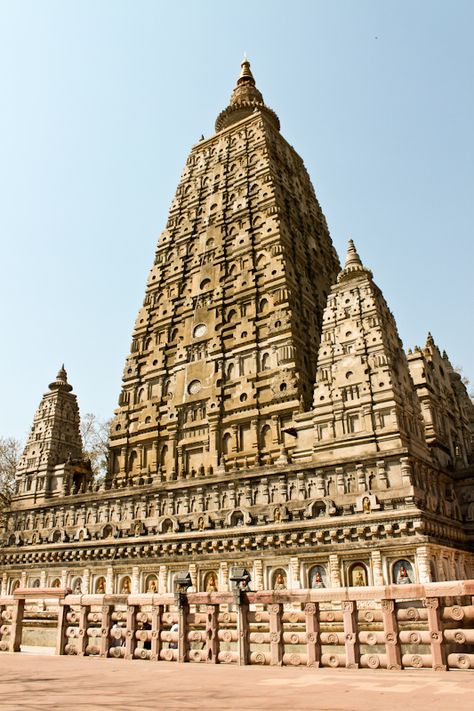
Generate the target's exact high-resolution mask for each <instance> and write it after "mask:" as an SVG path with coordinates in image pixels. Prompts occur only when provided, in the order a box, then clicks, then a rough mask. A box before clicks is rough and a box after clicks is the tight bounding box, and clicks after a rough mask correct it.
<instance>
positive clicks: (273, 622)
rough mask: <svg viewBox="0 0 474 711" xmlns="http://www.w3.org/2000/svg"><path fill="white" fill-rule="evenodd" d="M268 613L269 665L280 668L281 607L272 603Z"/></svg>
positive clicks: (281, 655)
mask: <svg viewBox="0 0 474 711" xmlns="http://www.w3.org/2000/svg"><path fill="white" fill-rule="evenodd" d="M268 609H269V612H270V654H271V660H270V664H271V665H272V666H277V667H281V665H282V664H283V605H281V604H280V603H272V604H271V605H269V607H268Z"/></svg>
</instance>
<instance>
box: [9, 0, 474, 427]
mask: <svg viewBox="0 0 474 711" xmlns="http://www.w3.org/2000/svg"><path fill="white" fill-rule="evenodd" d="M473 27H474V2H471V1H469V0H466V1H465V2H463V1H461V0H451V1H450V2H448V0H446V2H437V1H436V0H429V1H425V2H423V1H422V0H418V1H417V2H413V1H412V0H397V2H390V1H388V0H386V1H382V0H346V1H344V0H333V1H331V2H328V0H324V1H323V2H320V1H318V0H310V1H308V2H306V1H304V0H293V2H286V1H285V2H282V1H279V0H268V1H267V0H252V2H235V3H231V2H222V0H219V2H215V1H214V0H199V1H198V0H196V1H195V2H191V1H190V0H180V1H179V2H176V3H173V5H172V4H171V3H170V2H168V1H167V2H163V1H160V0H154V1H150V2H148V1H146V0H75V1H73V0H56V1H54V0H41V1H40V0H32V1H31V2H26V1H23V0H10V1H6V0H0V196H1V198H0V200H1V203H0V239H1V265H2V269H1V279H0V303H1V316H0V333H1V342H2V348H1V351H0V366H1V373H2V384H1V393H2V397H1V405H0V434H2V435H14V436H16V437H19V438H23V437H24V436H25V435H26V433H27V431H28V429H29V427H30V424H31V421H32V418H33V414H34V411H35V408H36V406H37V404H38V402H39V400H40V398H41V395H42V393H43V392H44V391H45V390H46V389H47V384H48V383H49V382H50V381H51V380H52V379H53V378H54V376H55V374H56V371H57V369H58V367H59V366H60V364H61V363H62V362H63V361H64V362H65V364H66V368H67V370H68V373H69V378H70V381H71V383H72V384H73V386H74V390H75V392H76V393H77V395H78V398H79V404H80V407H81V411H82V412H84V413H85V412H95V413H96V414H97V415H99V416H101V417H109V416H111V414H112V412H113V409H114V407H115V406H116V402H117V397H118V394H119V392H120V383H121V374H122V368H123V364H124V360H125V357H126V355H127V353H128V349H129V344H130V337H131V332H132V326H133V323H134V320H135V316H136V311H137V309H138V307H139V306H140V304H141V302H142V299H143V294H144V288H145V281H146V277H147V273H148V270H149V268H150V266H151V263H152V260H153V254H154V250H155V246H156V241H157V237H158V235H159V234H160V232H161V230H162V229H163V227H164V225H165V222H166V217H167V211H168V207H169V204H170V202H171V198H172V196H173V194H174V191H175V188H176V185H177V182H178V179H179V176H180V173H181V170H182V167H183V165H184V162H185V160H186V157H187V154H188V152H189V150H190V148H191V146H192V144H194V143H195V142H196V141H197V140H198V139H199V137H200V135H201V134H202V133H203V134H204V135H205V136H209V135H211V134H212V132H213V126H214V120H215V117H216V116H217V114H218V112H219V111H220V110H221V109H222V108H223V107H225V106H226V105H227V103H228V99H229V96H230V93H231V90H232V88H233V86H234V83H235V79H236V76H237V74H238V70H239V64H240V60H241V58H242V55H243V52H244V51H246V52H247V54H248V55H249V58H250V60H251V63H252V69H253V71H254V74H255V77H256V80H257V84H258V86H259V88H260V89H261V91H262V92H263V95H264V98H265V100H266V102H267V103H268V104H269V105H270V106H271V107H272V108H273V109H274V110H275V111H276V112H277V113H278V115H279V117H280V120H281V125H282V132H283V134H284V136H285V137H286V138H287V140H289V142H290V143H292V145H293V146H294V147H295V148H296V150H297V151H298V153H299V154H300V155H301V156H302V157H303V159H304V161H305V163H306V166H307V168H308V170H309V173H310V175H311V177H312V180H313V184H314V186H315V189H316V193H317V195H318V198H319V200H320V202H321V205H322V208H323V210H324V212H325V214H326V217H327V220H328V223H329V227H330V230H331V234H332V237H333V240H334V243H335V245H336V248H337V250H338V251H339V254H340V255H341V256H343V254H344V251H345V244H346V240H347V238H348V237H352V238H353V239H354V240H355V241H356V245H357V247H358V249H359V252H360V254H361V257H362V258H363V261H364V262H365V263H366V264H367V266H370V267H371V268H372V270H373V272H374V276H375V279H376V281H377V283H378V284H379V286H380V287H381V288H382V290H383V292H384V294H385V297H386V299H387V301H388V303H389V306H390V308H391V309H392V311H393V312H394V314H395V317H396V319H397V322H398V327H399V331H400V335H401V337H402V339H403V342H404V344H405V346H406V347H409V346H411V347H412V346H414V345H415V344H423V343H424V342H425V339H426V333H427V331H428V330H431V331H432V333H433V336H434V338H435V340H436V342H437V343H438V344H439V345H440V347H441V349H446V350H447V351H448V353H449V355H450V357H451V359H452V361H453V363H454V364H455V365H459V366H462V367H463V370H464V373H465V375H467V376H469V377H470V378H471V381H472V380H474V365H473V361H472V354H473V345H474V343H473V339H474V328H473V318H472V312H473V310H474V298H473V297H474V289H473V273H472V272H473V262H474V254H473V252H474V248H473V239H472V225H473V223H474V199H473V197H474V190H473V188H474V185H473V182H474V180H473V165H474V160H473V159H474V155H473V153H474V131H473V126H474V116H473V113H474V111H473V109H474V91H473V89H474V87H473V66H474V43H473V41H472V28H473Z"/></svg>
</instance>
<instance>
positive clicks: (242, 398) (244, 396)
mask: <svg viewBox="0 0 474 711" xmlns="http://www.w3.org/2000/svg"><path fill="white" fill-rule="evenodd" d="M246 399H247V395H246V394H245V393H242V395H241V396H240V402H245V401H246Z"/></svg>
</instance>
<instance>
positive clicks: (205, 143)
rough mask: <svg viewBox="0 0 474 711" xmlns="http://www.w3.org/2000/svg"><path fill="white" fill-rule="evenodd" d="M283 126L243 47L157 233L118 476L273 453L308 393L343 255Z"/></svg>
mask: <svg viewBox="0 0 474 711" xmlns="http://www.w3.org/2000/svg"><path fill="white" fill-rule="evenodd" d="M279 126H280V124H279V120H278V118H277V116H276V114H275V113H274V112H273V111H272V110H271V109H270V108H268V107H267V106H266V105H265V103H264V101H263V98H262V94H261V93H260V91H259V90H258V89H257V88H256V86H255V80H254V78H253V76H252V72H251V70H250V64H249V62H248V61H247V60H244V61H243V62H242V68H241V73H240V77H239V78H238V80H237V86H236V88H235V89H234V91H233V93H232V96H231V100H230V104H229V106H227V108H225V109H224V111H222V112H221V113H220V114H219V116H218V118H217V121H216V133H215V135H214V136H212V137H211V138H209V139H207V140H201V141H200V143H198V144H197V145H196V146H194V148H193V149H192V151H191V154H190V156H189V158H188V160H187V162H186V166H185V168H184V171H183V174H182V177H181V180H180V183H179V185H178V189H177V191H176V195H175V198H174V200H173V202H172V205H171V209H170V213H169V218H168V223H167V226H166V229H165V230H164V232H163V233H162V235H161V237H160V240H159V243H158V247H157V250H156V257H155V261H154V264H153V267H152V269H151V271H150V275H149V278H148V284H147V287H146V293H145V299H144V302H143V307H142V308H141V309H140V311H139V314H138V317H137V320H136V324H135V328H134V332H133V337H132V346H131V352H130V355H129V356H128V358H127V362H126V364H125V370H124V375H123V387H122V392H121V395H120V400H119V409H118V410H117V413H116V417H115V420H114V423H113V426H112V434H111V472H110V477H111V478H115V479H116V480H120V481H123V480H126V479H128V478H130V477H132V478H133V477H134V476H137V475H138V476H146V475H147V473H149V472H156V471H157V470H158V471H159V473H160V475H161V477H162V478H163V479H165V480H173V479H179V478H185V477H194V476H197V475H198V474H199V475H203V474H207V473H211V472H213V471H214V472H215V471H216V470H217V469H218V468H219V469H221V470H222V471H225V470H226V469H229V468H230V467H235V468H238V467H243V466H249V465H254V464H259V463H262V462H271V461H274V460H275V459H277V458H278V457H279V456H280V454H281V452H282V451H283V450H284V444H285V442H284V440H285V435H284V430H285V429H287V428H288V427H289V426H290V425H291V423H292V420H293V415H294V414H295V413H297V412H298V411H299V410H300V409H301V408H303V409H304V408H306V407H308V406H309V405H310V404H311V400H312V391H313V383H314V377H315V372H316V358H317V352H318V346H319V339H320V331H321V326H322V320H321V319H322V312H323V309H324V306H325V302H326V297H327V294H328V292H329V289H330V287H331V284H332V283H333V282H334V280H335V278H336V275H337V272H338V270H339V263H338V258H337V255H336V253H335V250H334V248H333V246H332V243H331V240H330V237H329V233H328V228H327V225H326V220H325V218H324V215H323V214H322V212H321V208H320V206H319V203H318V201H317V199H316V196H315V194H314V190H313V188H312V185H311V182H310V179H309V176H308V173H307V172H306V170H305V168H304V165H303V162H302V160H301V158H300V157H299V156H298V155H297V153H296V152H295V151H294V149H293V148H292V147H291V146H290V145H289V144H288V143H287V142H286V141H285V139H284V138H283V137H282V135H281V134H280V131H279ZM283 456H284V455H283Z"/></svg>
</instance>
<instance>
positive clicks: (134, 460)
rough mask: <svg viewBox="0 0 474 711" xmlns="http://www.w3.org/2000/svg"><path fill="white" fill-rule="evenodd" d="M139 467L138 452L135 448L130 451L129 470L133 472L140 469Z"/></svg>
mask: <svg viewBox="0 0 474 711" xmlns="http://www.w3.org/2000/svg"><path fill="white" fill-rule="evenodd" d="M138 469H139V464H138V454H137V452H136V451H135V450H133V451H132V452H131V453H130V457H129V459H128V471H129V472H130V473H132V474H133V473H134V472H136V471H138Z"/></svg>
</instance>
